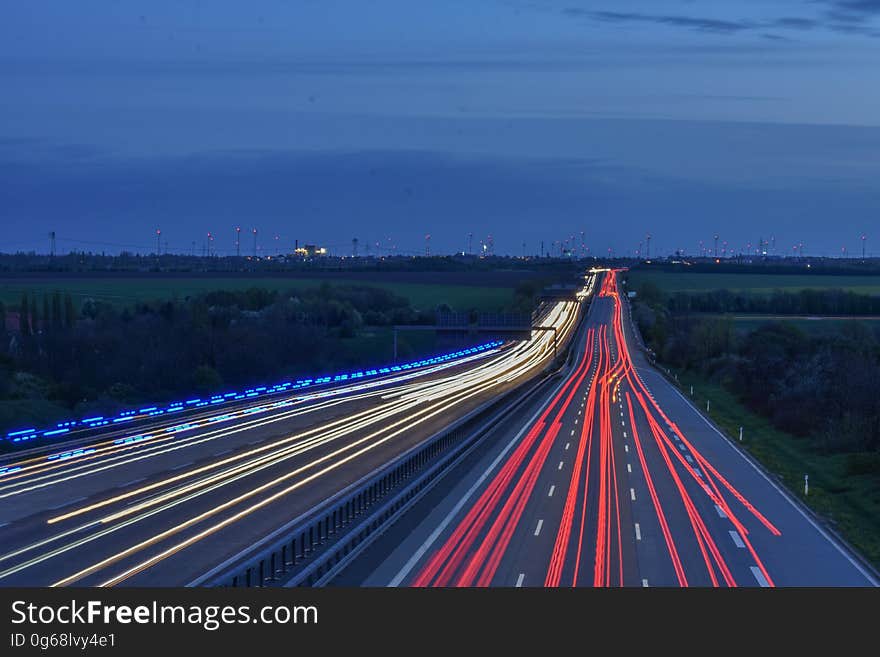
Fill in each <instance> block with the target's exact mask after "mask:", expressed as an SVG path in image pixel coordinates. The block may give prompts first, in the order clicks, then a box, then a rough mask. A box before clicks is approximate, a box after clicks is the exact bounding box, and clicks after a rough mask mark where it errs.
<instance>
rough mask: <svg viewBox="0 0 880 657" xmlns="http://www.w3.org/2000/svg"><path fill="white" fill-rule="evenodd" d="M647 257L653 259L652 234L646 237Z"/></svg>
mask: <svg viewBox="0 0 880 657" xmlns="http://www.w3.org/2000/svg"><path fill="white" fill-rule="evenodd" d="M645 257H646V258H647V259H648V260H650V259H651V233H648V234H647V235H645Z"/></svg>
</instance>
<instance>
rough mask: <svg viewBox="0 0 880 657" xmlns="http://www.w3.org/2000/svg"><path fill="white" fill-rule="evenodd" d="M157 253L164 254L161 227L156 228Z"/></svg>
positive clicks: (158, 254)
mask: <svg viewBox="0 0 880 657" xmlns="http://www.w3.org/2000/svg"><path fill="white" fill-rule="evenodd" d="M156 255H157V256H160V255H162V231H161V229H159V228H157V229H156Z"/></svg>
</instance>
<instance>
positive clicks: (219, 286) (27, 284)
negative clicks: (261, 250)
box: [0, 276, 513, 312]
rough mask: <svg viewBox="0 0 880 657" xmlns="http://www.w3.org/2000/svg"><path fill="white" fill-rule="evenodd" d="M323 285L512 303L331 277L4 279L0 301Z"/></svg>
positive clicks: (460, 302)
mask: <svg viewBox="0 0 880 657" xmlns="http://www.w3.org/2000/svg"><path fill="white" fill-rule="evenodd" d="M323 283H329V284H331V285H365V286H369V287H378V288H383V289H386V290H389V291H390V292H392V293H394V294H397V295H400V296H402V297H405V298H407V299H409V302H410V304H411V305H412V307H413V308H415V309H417V310H431V309H433V308H435V307H437V306H438V305H440V304H442V303H445V304H448V305H449V306H451V307H452V308H453V309H455V310H460V311H464V310H470V309H476V310H481V311H486V312H492V311H498V310H502V309H503V308H505V307H507V306H508V305H509V304H510V303H511V302H512V300H513V289H512V288H505V287H482V286H470V285H443V284H438V285H433V284H424V283H398V282H393V283H391V282H381V281H378V282H377V281H363V280H358V279H356V278H352V279H351V280H341V279H334V280H333V281H327V280H322V279H312V278H296V279H292V278H269V277H266V278H234V277H217V278H186V277H180V278H156V279H151V278H149V277H133V278H114V277H112V276H106V277H101V278H70V279H65V278H63V277H59V278H57V279H50V280H41V279H40V280H33V279H25V280H20V279H7V280H4V281H3V282H2V283H0V301H2V302H3V303H5V304H7V306H12V307H15V306H17V305H18V303H19V301H20V300H21V296H22V294H23V293H24V292H27V293H29V294H30V293H33V294H36V295H37V296H41V295H43V294H52V293H53V292H60V293H62V294H65V293H70V294H71V295H72V296H73V298H74V300H75V301H76V300H78V301H79V302H82V301H83V300H85V299H88V298H92V299H95V300H101V301H107V302H110V303H115V304H119V305H128V304H132V303H135V302H137V301H146V300H152V299H174V298H178V299H183V298H185V297H187V296H192V295H196V294H199V293H202V292H209V291H212V290H243V289H247V288H251V287H262V288H268V289H274V290H289V289H294V288H300V289H301V288H306V287H317V286H319V285H322V284H323Z"/></svg>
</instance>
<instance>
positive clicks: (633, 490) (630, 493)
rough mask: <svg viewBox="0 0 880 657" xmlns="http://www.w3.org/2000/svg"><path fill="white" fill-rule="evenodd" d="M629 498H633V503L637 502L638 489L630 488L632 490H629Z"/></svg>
mask: <svg viewBox="0 0 880 657" xmlns="http://www.w3.org/2000/svg"><path fill="white" fill-rule="evenodd" d="M629 496H630V497H631V498H632V501H633V502H635V501H636V489H635V488H630V489H629Z"/></svg>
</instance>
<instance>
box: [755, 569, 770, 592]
mask: <svg viewBox="0 0 880 657" xmlns="http://www.w3.org/2000/svg"><path fill="white" fill-rule="evenodd" d="M751 570H752V575H754V576H755V579H756V580H758V584H759V585H761V586H762V587H763V588H767V587H768V586H770V582H768V581H767V578H766V577H764V573H762V572H761V569H760V568H758V567H757V566H752V567H751Z"/></svg>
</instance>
